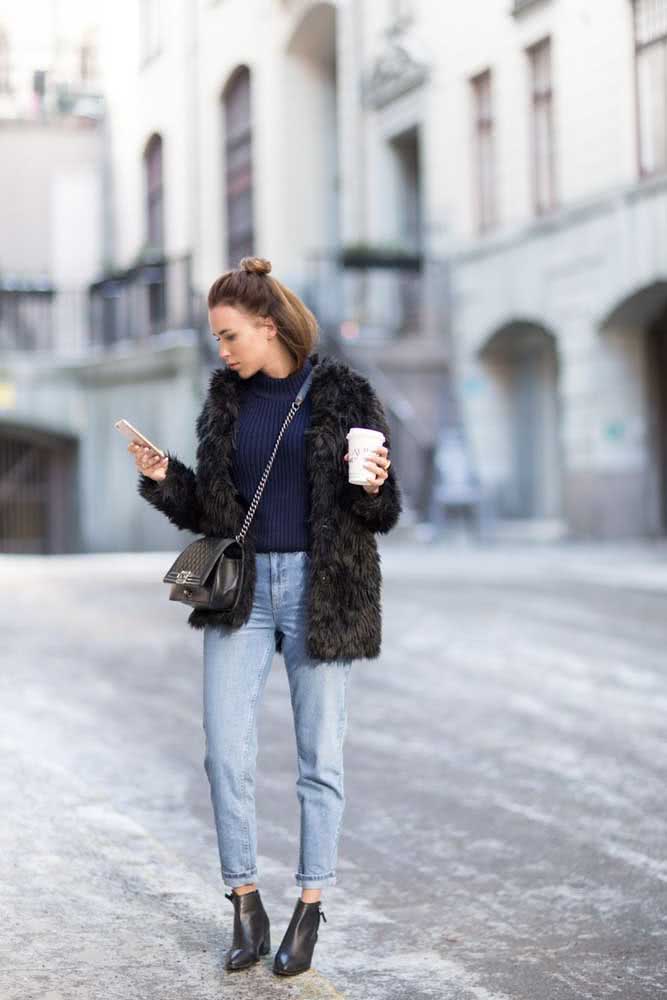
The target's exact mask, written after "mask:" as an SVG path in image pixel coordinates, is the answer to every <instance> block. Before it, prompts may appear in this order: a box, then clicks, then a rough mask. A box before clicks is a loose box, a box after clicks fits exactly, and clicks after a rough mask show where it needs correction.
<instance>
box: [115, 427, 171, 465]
mask: <svg viewBox="0 0 667 1000" xmlns="http://www.w3.org/2000/svg"><path fill="white" fill-rule="evenodd" d="M114 427H115V428H116V430H117V431H120V433H121V434H122V435H123V437H126V438H127V439H128V441H135V442H136V443H137V444H145V445H147V446H148V447H149V448H151V449H152V451H155V452H157V454H158V455H159V456H160V458H165V457H166V456H165V453H164V452H163V451H162V449H161V448H158V447H157V445H155V444H153V442H152V441H149V440H148V438H147V437H146V436H145V434H142V433H141V431H138V430H137V428H136V427H133V426H132V424H131V423H130V422H129V420H117V421H116V423H115V424H114Z"/></svg>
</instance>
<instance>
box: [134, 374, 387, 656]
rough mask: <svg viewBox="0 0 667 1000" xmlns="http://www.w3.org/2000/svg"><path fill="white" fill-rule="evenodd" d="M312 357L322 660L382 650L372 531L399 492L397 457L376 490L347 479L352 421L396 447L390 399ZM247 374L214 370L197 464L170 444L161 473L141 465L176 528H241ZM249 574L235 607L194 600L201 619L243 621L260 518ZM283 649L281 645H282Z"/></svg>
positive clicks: (314, 576) (249, 541)
mask: <svg viewBox="0 0 667 1000" xmlns="http://www.w3.org/2000/svg"><path fill="white" fill-rule="evenodd" d="M311 361H312V363H313V366H314V374H313V381H312V385H311V388H310V395H311V407H312V410H311V413H312V417H311V423H310V427H309V428H308V429H307V431H306V467H307V474H308V480H309V484H310V491H311V492H310V496H311V515H310V525H311V538H312V548H311V560H310V587H309V598H308V600H309V607H308V635H307V640H306V643H307V650H308V653H309V654H310V656H312V657H314V658H315V659H318V660H329V661H333V660H352V659H357V658H361V657H364V658H367V659H370V658H374V657H376V656H378V654H379V652H380V643H381V575H380V558H379V555H378V550H377V543H376V540H375V535H374V532H387V531H389V530H390V529H391V528H393V527H394V525H395V524H396V522H397V521H398V518H399V515H400V512H401V495H400V489H399V485H398V481H397V479H396V473H395V470H394V465H393V463H392V465H391V466H390V468H389V476H388V478H387V479H386V480H385V483H384V485H383V486H381V487H380V492H379V493H378V494H376V495H371V494H368V493H366V492H365V491H364V489H363V487H361V486H353V485H351V484H350V483H348V481H347V463H346V462H344V461H343V456H344V455H345V453H346V451H347V439H346V434H347V432H348V430H349V428H350V427H370V428H373V429H374V430H379V431H382V433H383V434H384V435H385V437H386V442H385V444H386V446H387V448H390V441H389V430H388V427H387V422H386V419H385V415H384V412H383V409H382V406H381V404H380V402H379V400H378V398H377V396H376V395H375V393H374V392H373V390H372V388H371V386H370V384H369V382H368V381H367V380H366V379H365V378H364V377H363V376H361V375H360V374H358V373H357V372H355V371H354V370H353V369H351V368H350V367H349V366H347V365H345V364H343V363H341V362H339V361H336V360H333V359H330V358H326V357H325V358H321V359H320V358H319V357H318V355H317V354H313V355H312V356H311ZM241 381H242V380H241V377H240V375H238V374H237V373H236V372H235V371H233V370H231V369H228V368H218V369H216V370H215V371H213V372H212V373H211V379H210V383H209V391H208V395H207V397H206V400H205V402H204V406H203V408H202V411H201V413H200V414H199V417H198V418H197V425H196V426H197V437H198V442H199V443H198V447H197V470H196V473H195V472H193V471H192V469H191V468H189V467H188V466H187V465H185V464H184V463H183V462H181V461H180V460H179V459H178V458H177V457H176V455H173V454H172V453H171V452H167V454H168V456H169V465H168V468H167V475H166V477H165V479H164V480H163V481H162V482H155V480H153V479H150V478H149V477H148V476H145V475H144V474H143V473H140V474H139V484H138V491H139V493H140V495H141V496H142V497H144V499H146V500H148V502H149V503H151V504H152V505H153V506H154V507H156V508H157V509H158V510H159V511H161V512H162V513H163V514H165V515H166V516H167V517H168V518H169V520H170V521H171V522H172V523H173V524H175V525H176V526H177V527H178V528H181V529H186V530H189V531H192V532H194V533H195V534H199V535H211V536H214V537H221V538H227V537H232V536H233V535H236V534H237V533H238V532H239V530H240V528H241V525H242V523H243V518H244V517H245V514H246V510H247V506H246V504H245V502H244V501H243V500H242V498H241V497H240V496H239V494H238V492H237V491H236V489H235V487H234V484H233V482H232V477H231V459H232V448H233V444H234V441H235V437H236V428H237V424H238V416H239V394H238V389H239V384H240V383H241ZM246 561H247V573H246V576H245V580H244V585H243V591H242V594H241V599H240V601H239V603H238V605H237V607H236V609H235V610H234V611H206V610H203V609H200V608H195V609H194V610H193V611H192V612H191V614H190V617H189V619H188V622H189V624H190V625H191V626H192V627H193V628H198V629H201V628H204V626H205V625H220V624H225V625H230V626H239V625H242V624H244V623H245V622H246V621H247V620H248V618H249V617H250V612H251V610H252V603H253V596H254V591H255V579H256V567H255V542H254V537H253V526H252V525H251V527H250V530H249V532H248V535H247V537H246ZM278 648H280V645H278Z"/></svg>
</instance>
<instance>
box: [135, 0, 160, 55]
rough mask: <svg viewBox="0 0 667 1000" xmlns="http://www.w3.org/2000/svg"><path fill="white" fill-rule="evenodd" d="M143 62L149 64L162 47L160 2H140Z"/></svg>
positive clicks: (152, 0)
mask: <svg viewBox="0 0 667 1000" xmlns="http://www.w3.org/2000/svg"><path fill="white" fill-rule="evenodd" d="M139 16H140V20H141V23H140V40H141V60H142V62H148V60H149V59H152V58H153V57H154V56H156V55H158V53H159V51H160V49H161V47H162V39H161V30H162V20H161V16H160V0H139Z"/></svg>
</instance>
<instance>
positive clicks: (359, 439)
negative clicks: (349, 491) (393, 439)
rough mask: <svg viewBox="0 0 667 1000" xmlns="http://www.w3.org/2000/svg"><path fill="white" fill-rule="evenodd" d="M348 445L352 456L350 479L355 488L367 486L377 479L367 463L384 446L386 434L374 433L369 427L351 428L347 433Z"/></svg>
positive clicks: (350, 458)
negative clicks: (367, 466)
mask: <svg viewBox="0 0 667 1000" xmlns="http://www.w3.org/2000/svg"><path fill="white" fill-rule="evenodd" d="M347 443H348V453H349V456H350V457H349V473H348V479H349V481H350V482H351V483H354V484H355V486H365V484H366V483H368V482H370V481H371V479H374V478H375V475H374V473H373V472H372V471H371V470H370V469H367V468H366V465H365V463H366V462H367V461H368V457H369V456H370V455H372V454H373V453H374V452H375V451H377V449H378V448H379V447H380V445H383V444H384V434H383V433H382V432H381V431H372V430H370V428H368V427H351V428H350V430H349V431H348V433H347Z"/></svg>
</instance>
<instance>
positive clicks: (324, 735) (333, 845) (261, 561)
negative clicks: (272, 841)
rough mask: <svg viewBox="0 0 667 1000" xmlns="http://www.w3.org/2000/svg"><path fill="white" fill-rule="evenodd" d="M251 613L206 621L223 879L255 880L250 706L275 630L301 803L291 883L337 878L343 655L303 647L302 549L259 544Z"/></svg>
mask: <svg viewBox="0 0 667 1000" xmlns="http://www.w3.org/2000/svg"><path fill="white" fill-rule="evenodd" d="M256 559H257V583H256V588H255V599H254V603H253V608H252V613H251V615H250V618H249V619H248V621H247V622H246V624H245V625H242V626H241V627H240V628H230V627H228V626H226V625H222V626H220V625H207V626H206V627H205V629H204V732H205V734H206V757H205V761H204V767H205V769H206V773H207V775H208V779H209V783H210V789H211V802H212V804H213V814H214V817H215V826H216V832H217V836H218V850H219V852H220V866H221V870H222V878H223V882H224V884H225V885H228V886H239V885H245V884H246V883H248V882H256V881H257V859H256V852H257V831H256V813H255V768H256V761H257V712H258V709H259V706H260V703H261V698H262V695H263V692H264V688H265V686H266V681H267V679H268V676H269V672H270V670H271V663H272V660H273V655H274V652H275V645H276V631H279V632H282V633H283V636H284V639H283V646H282V653H283V657H284V660H285V667H286V669H287V680H288V683H289V690H290V698H291V702H292V714H293V718H294V730H295V735H296V746H297V762H298V777H297V781H296V794H297V798H298V800H299V803H300V807H301V827H300V848H299V866H298V871H297V872H295V873H294V878H295V880H296V883H297V885H299V886H301V887H302V888H306V889H319V888H320V887H322V886H325V885H335V884H336V861H337V853H338V838H339V834H340V828H341V822H342V818H343V809H344V804H345V797H344V790H343V743H344V739H345V732H346V728H347V707H346V693H347V682H348V678H349V675H350V668H351V665H352V664H351V661H349V660H340V661H334V662H326V661H318V660H313V659H311V658H310V657H309V656H308V654H307V652H306V646H305V639H306V613H307V608H306V600H307V594H308V577H309V571H310V556H309V555H308V554H307V553H306V552H266V553H257V556H256Z"/></svg>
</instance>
